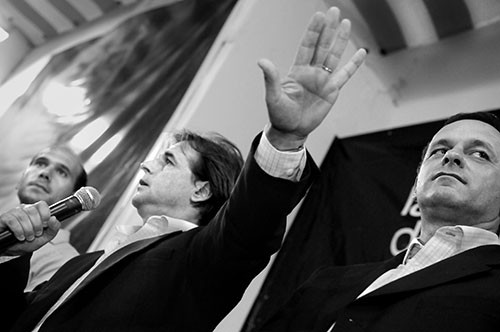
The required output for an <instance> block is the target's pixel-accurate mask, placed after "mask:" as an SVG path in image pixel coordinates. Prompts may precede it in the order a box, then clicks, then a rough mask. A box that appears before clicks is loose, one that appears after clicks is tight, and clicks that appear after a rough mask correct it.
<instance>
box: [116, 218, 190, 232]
mask: <svg viewBox="0 0 500 332" xmlns="http://www.w3.org/2000/svg"><path fill="white" fill-rule="evenodd" d="M196 227H198V225H196V224H193V223H192V222H189V221H186V220H183V219H177V218H173V217H167V216H165V215H161V216H151V217H149V218H148V219H147V220H146V222H145V223H144V224H143V225H117V226H116V229H117V231H118V232H119V233H121V234H123V235H127V236H128V235H131V234H134V233H136V232H137V231H138V230H140V229H148V230H149V232H153V233H155V234H157V235H163V234H168V233H172V232H176V231H183V232H185V231H188V230H190V229H193V228H196Z"/></svg>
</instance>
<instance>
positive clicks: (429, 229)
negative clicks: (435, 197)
mask: <svg viewBox="0 0 500 332" xmlns="http://www.w3.org/2000/svg"><path fill="white" fill-rule="evenodd" d="M499 224H500V217H499V216H496V217H494V218H493V219H490V220H484V221H479V222H477V221H471V220H467V219H454V220H448V219H443V218H435V217H434V218H432V217H431V216H425V214H424V213H423V214H422V230H421V232H420V237H419V238H420V240H421V241H422V242H424V243H426V242H427V241H428V240H429V239H430V238H431V237H432V236H433V235H434V234H435V233H436V231H437V230H438V229H439V228H441V227H444V226H456V225H461V226H471V227H477V228H482V229H485V230H488V231H491V232H493V233H497V231H498V227H499Z"/></svg>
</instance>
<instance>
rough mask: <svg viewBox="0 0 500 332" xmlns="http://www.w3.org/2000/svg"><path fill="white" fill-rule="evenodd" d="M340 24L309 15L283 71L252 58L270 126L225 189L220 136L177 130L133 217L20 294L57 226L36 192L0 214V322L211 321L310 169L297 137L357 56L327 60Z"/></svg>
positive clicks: (231, 172) (100, 326)
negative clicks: (1, 239)
mask: <svg viewBox="0 0 500 332" xmlns="http://www.w3.org/2000/svg"><path fill="white" fill-rule="evenodd" d="M349 31H350V23H349V21H347V20H342V22H340V19H339V11H338V9H337V8H331V9H330V10H328V11H327V13H326V14H324V13H316V14H315V15H314V16H313V19H312V20H311V23H310V24H309V27H308V31H306V33H305V36H304V38H303V40H302V43H301V45H300V47H299V51H298V53H297V56H296V59H295V62H294V64H293V66H292V67H291V69H290V72H289V73H288V75H287V77H286V78H285V79H284V80H281V79H280V77H279V74H278V71H277V69H276V68H275V66H274V65H273V64H272V63H271V62H270V61H268V60H261V61H259V66H260V67H261V68H262V70H263V72H264V76H265V84H266V104H267V108H268V114H269V119H270V125H267V126H266V128H265V130H264V133H263V134H261V135H258V137H257V138H256V139H255V141H254V143H253V145H252V149H251V151H250V153H249V155H248V158H247V160H246V163H245V165H244V166H243V169H242V171H241V173H240V174H239V177H238V179H237V181H236V184H235V185H234V187H233V181H235V180H236V177H237V175H238V171H237V169H238V168H239V167H238V165H239V164H240V162H241V158H240V155H239V151H238V150H237V149H236V148H235V147H234V146H233V145H232V144H231V143H230V142H229V141H227V140H226V139H224V138H222V137H220V136H215V137H207V136H201V135H196V134H194V133H191V132H181V133H179V134H177V135H176V136H175V137H174V140H173V142H172V144H171V145H169V146H168V147H167V148H166V149H165V150H164V151H162V153H161V154H160V155H159V156H158V157H157V158H156V159H154V160H152V161H149V162H146V163H143V164H142V166H141V168H142V169H143V170H144V172H145V175H144V177H143V178H142V179H141V181H140V183H139V186H138V188H137V192H136V194H135V196H134V197H133V202H132V203H133V204H134V206H135V207H136V208H137V211H138V213H139V215H140V216H141V217H142V218H143V220H144V225H143V226H142V227H141V228H140V229H139V230H137V231H136V232H135V233H132V234H131V235H130V236H128V237H126V238H124V239H123V241H122V242H121V243H119V244H118V246H117V247H116V248H109V249H108V250H106V252H104V253H103V252H94V253H89V254H85V255H82V256H79V257H76V258H74V259H72V260H71V261H69V262H68V263H67V264H65V265H64V266H63V267H62V268H61V269H59V271H58V272H57V273H56V274H55V275H54V277H53V278H51V279H50V280H49V281H48V282H47V283H46V284H44V285H43V286H41V287H39V288H37V290H36V291H35V292H32V293H30V294H28V296H27V297H24V296H22V294H20V293H21V291H22V288H23V287H24V282H25V275H26V271H27V265H26V260H27V259H28V258H29V253H30V252H31V251H33V250H35V249H37V248H38V247H40V246H41V245H43V244H44V243H46V242H47V241H49V240H50V239H51V238H52V237H53V236H54V234H55V233H56V232H57V230H58V228H59V224H58V222H57V220H55V218H54V217H50V211H49V209H48V206H47V204H45V203H43V202H38V203H35V204H33V205H27V206H22V207H18V208H16V209H13V210H10V211H8V212H6V213H4V214H2V215H0V231H2V230H5V229H10V230H11V231H12V232H13V233H14V234H15V235H16V237H18V239H19V240H24V239H28V240H27V241H23V242H20V243H18V244H16V245H14V246H12V247H11V248H9V250H8V251H7V252H6V253H4V254H8V255H17V256H12V257H0V258H2V259H3V260H4V262H3V263H2V264H0V281H1V284H2V285H3V286H4V293H3V297H2V300H3V301H4V303H5V304H6V305H8V309H7V310H4V311H3V312H2V323H3V327H6V326H7V325H12V331H92V332H95V331H120V332H121V331H158V330H163V331H186V332H187V331H189V332H194V331H212V330H213V329H214V328H215V326H216V325H217V324H218V322H219V321H220V320H221V319H222V318H223V317H224V316H225V315H226V314H227V313H228V312H229V311H230V310H231V309H232V308H233V306H234V305H235V304H236V303H237V302H238V301H239V299H240V297H241V296H242V294H243V292H244V290H245V288H246V287H247V285H248V284H249V282H250V281H251V280H252V278H253V277H254V276H255V275H256V274H257V273H259V272H260V271H261V270H262V268H264V267H265V266H266V264H267V263H268V261H269V258H270V256H271V254H273V253H274V252H276V251H277V250H278V249H279V247H280V244H281V240H282V237H283V234H284V230H285V224H286V222H285V220H286V216H287V214H288V213H289V212H290V211H291V210H292V209H293V207H294V206H295V205H296V204H297V203H298V202H299V200H300V199H301V197H302V196H303V195H304V194H305V191H306V190H307V188H308V186H309V184H310V183H311V181H312V179H313V178H314V175H315V173H316V172H317V168H316V167H315V165H314V163H313V162H312V160H311V158H310V156H308V155H307V154H306V152H305V150H304V148H303V146H304V143H305V140H306V138H307V136H308V135H309V134H310V133H311V132H312V131H313V130H314V129H315V128H316V127H317V126H318V125H319V124H320V123H321V122H322V121H323V119H324V118H325V116H326V115H327V114H328V112H329V110H330V109H331V107H332V106H333V104H334V103H335V101H336V99H337V97H338V94H339V91H340V89H341V87H342V86H343V85H344V84H345V83H346V82H347V81H348V80H349V78H350V77H351V76H352V75H353V74H354V72H355V71H356V69H357V68H358V67H359V66H360V65H361V63H362V62H363V60H364V58H365V56H366V52H365V51H364V50H359V51H358V52H356V53H355V54H354V55H353V57H352V58H351V59H350V60H349V61H348V62H347V63H346V64H345V65H344V66H343V67H341V68H337V66H338V63H339V60H340V59H339V57H340V56H341V54H342V53H343V51H344V49H345V47H346V44H347V40H348V37H349ZM337 33H338V35H337ZM335 35H337V37H336V38H334V36H335ZM221 205H222V207H221ZM217 211H218V212H217ZM44 224H45V225H46V226H47V228H46V229H45V230H44V231H43V232H41V230H42V225H44ZM197 226H199V227H197ZM40 233H41V234H40ZM33 234H36V235H37V236H33ZM9 258H10V260H9ZM5 329H6V330H7V328H5Z"/></svg>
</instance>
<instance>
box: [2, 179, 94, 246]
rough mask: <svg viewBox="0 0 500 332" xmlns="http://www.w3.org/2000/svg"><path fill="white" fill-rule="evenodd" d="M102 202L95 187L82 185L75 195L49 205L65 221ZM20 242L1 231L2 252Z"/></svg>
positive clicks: (58, 217) (52, 213)
mask: <svg viewBox="0 0 500 332" xmlns="http://www.w3.org/2000/svg"><path fill="white" fill-rule="evenodd" d="M100 203H101V195H100V194H99V192H98V191H97V189H95V188H94V187H81V188H80V189H78V190H77V191H76V192H75V193H74V194H73V195H71V196H69V197H67V198H65V199H63V200H60V201H59V202H57V203H54V204H52V205H50V206H49V209H50V215H51V216H54V217H56V218H57V219H58V220H59V221H63V220H65V219H67V218H69V217H72V216H74V215H75V214H77V213H79V212H81V211H90V210H93V209H95V208H96V207H98V206H99V204H100ZM16 242H19V240H18V239H17V238H16V237H15V236H14V235H13V234H12V233H11V232H10V230H6V231H3V232H1V233H0V252H3V251H5V250H6V249H7V248H9V247H10V246H12V245H13V244H15V243H16Z"/></svg>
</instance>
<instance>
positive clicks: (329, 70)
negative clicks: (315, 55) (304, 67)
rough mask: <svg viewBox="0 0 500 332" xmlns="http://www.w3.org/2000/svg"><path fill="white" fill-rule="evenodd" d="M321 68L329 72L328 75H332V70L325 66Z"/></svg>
mask: <svg viewBox="0 0 500 332" xmlns="http://www.w3.org/2000/svg"><path fill="white" fill-rule="evenodd" d="M321 68H323V69H324V70H326V71H327V72H329V73H330V74H331V73H333V69H332V68H330V67H327V66H325V65H322V66H321Z"/></svg>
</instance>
